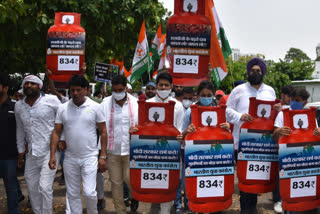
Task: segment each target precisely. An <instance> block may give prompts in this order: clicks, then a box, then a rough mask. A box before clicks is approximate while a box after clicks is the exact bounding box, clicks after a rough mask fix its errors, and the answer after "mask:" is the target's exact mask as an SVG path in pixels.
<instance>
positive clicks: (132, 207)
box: [130, 199, 139, 212]
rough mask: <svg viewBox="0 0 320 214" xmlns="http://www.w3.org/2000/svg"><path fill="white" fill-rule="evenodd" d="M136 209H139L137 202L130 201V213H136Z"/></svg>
mask: <svg viewBox="0 0 320 214" xmlns="http://www.w3.org/2000/svg"><path fill="white" fill-rule="evenodd" d="M138 207H139V201H137V200H134V199H131V205H130V209H131V212H135V211H137V209H138Z"/></svg>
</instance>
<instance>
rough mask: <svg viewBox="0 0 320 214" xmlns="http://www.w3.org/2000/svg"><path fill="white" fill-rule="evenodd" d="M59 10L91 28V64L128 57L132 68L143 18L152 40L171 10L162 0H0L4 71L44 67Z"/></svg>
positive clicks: (1, 66) (88, 51)
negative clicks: (78, 17)
mask: <svg viewBox="0 0 320 214" xmlns="http://www.w3.org/2000/svg"><path fill="white" fill-rule="evenodd" d="M58 11H64V12H66V11H67V12H77V13H81V26H83V27H84V29H85V30H86V56H85V57H86V63H87V72H88V75H87V76H88V77H90V78H92V76H93V75H92V74H93V68H94V63H95V62H96V61H99V62H109V60H110V59H112V58H113V57H117V58H118V59H122V58H123V59H124V61H125V66H126V67H127V68H130V66H131V63H132V58H133V54H134V50H135V47H136V44H137V40H138V34H139V30H140V27H141V24H142V21H143V20H144V19H145V20H146V29H147V32H148V38H149V39H151V36H150V34H154V32H155V31H156V29H157V27H158V25H159V24H160V23H161V22H162V23H163V22H164V18H165V14H166V13H167V11H166V9H165V8H164V7H163V5H162V4H161V3H160V2H159V1H158V0H126V1H123V0H95V1H87V0H68V1H65V0H56V1H49V0H25V1H23V0H17V1H11V0H0V27H1V29H3V30H5V31H6V32H5V33H1V34H0V57H1V61H0V69H1V71H6V72H9V73H22V74H24V73H39V72H43V71H44V70H45V63H46V36H47V32H48V29H49V27H50V26H52V25H53V23H54V13H55V12H58Z"/></svg>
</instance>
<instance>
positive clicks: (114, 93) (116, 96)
mask: <svg viewBox="0 0 320 214" xmlns="http://www.w3.org/2000/svg"><path fill="white" fill-rule="evenodd" d="M112 96H113V97H114V99H115V100H117V101H119V100H122V99H123V98H124V97H125V96H126V92H125V91H123V92H120V93H116V92H112Z"/></svg>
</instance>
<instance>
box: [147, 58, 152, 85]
mask: <svg viewBox="0 0 320 214" xmlns="http://www.w3.org/2000/svg"><path fill="white" fill-rule="evenodd" d="M147 54H148V58H147V60H148V73H149V81H151V76H150V75H151V74H150V65H149V57H150V54H149V53H147Z"/></svg>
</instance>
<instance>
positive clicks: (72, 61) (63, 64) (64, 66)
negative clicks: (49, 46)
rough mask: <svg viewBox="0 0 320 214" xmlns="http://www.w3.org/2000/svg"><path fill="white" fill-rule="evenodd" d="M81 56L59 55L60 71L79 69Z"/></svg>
mask: <svg viewBox="0 0 320 214" xmlns="http://www.w3.org/2000/svg"><path fill="white" fill-rule="evenodd" d="M79 65H80V60H79V56H58V71H79Z"/></svg>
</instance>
